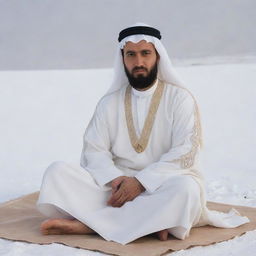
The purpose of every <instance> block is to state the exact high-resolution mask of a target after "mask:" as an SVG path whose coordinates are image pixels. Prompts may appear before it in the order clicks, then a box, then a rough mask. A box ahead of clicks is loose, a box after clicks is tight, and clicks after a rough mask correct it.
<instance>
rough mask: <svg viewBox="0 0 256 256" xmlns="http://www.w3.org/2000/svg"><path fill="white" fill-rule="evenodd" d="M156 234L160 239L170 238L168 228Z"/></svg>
mask: <svg viewBox="0 0 256 256" xmlns="http://www.w3.org/2000/svg"><path fill="white" fill-rule="evenodd" d="M156 235H157V237H158V239H159V240H161V241H166V240H167V239H168V230H167V229H165V230H161V231H158V232H156Z"/></svg>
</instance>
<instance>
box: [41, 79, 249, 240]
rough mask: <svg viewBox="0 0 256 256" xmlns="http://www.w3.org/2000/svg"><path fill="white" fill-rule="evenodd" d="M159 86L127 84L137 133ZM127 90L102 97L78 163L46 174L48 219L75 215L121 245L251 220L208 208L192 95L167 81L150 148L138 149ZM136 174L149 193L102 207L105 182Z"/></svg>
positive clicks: (55, 166)
mask: <svg viewBox="0 0 256 256" xmlns="http://www.w3.org/2000/svg"><path fill="white" fill-rule="evenodd" d="M156 86H157V85H156V84H155V85H154V86H153V87H152V88H150V89H149V90H146V91H137V90H134V89H132V94H131V95H132V96H131V97H132V113H133V119H134V126H135V129H136V133H137V135H138V137H139V136H140V134H141V132H142V129H143V125H144V121H145V118H146V116H147V114H148V110H149V105H150V101H151V98H152V95H153V93H154V91H155V89H156ZM125 89H126V88H122V89H120V90H118V91H116V92H114V93H111V94H109V95H106V96H104V97H103V98H102V99H101V101H100V102H99V103H98V105H97V108H96V110H95V113H94V116H93V118H92V120H91V122H90V123H89V125H88V127H87V129H86V132H85V135H84V147H83V151H82V155H81V166H82V167H77V166H71V165H69V164H66V163H63V162H57V163H54V164H52V165H51V166H50V167H49V168H48V169H47V171H46V173H45V176H44V180H43V183H42V187H41V192H40V197H39V200H38V209H39V210H40V211H41V212H42V213H44V214H45V215H47V216H49V217H63V218H65V217H67V218H69V217H71V216H72V217H74V218H76V219H78V220H80V221H81V222H83V223H85V224H86V225H88V226H89V227H91V228H92V229H94V230H95V231H96V232H97V233H98V234H100V235H101V236H102V237H103V238H105V239H106V240H111V241H116V242H119V243H122V244H126V243H129V242H131V241H133V240H135V239H137V238H139V237H141V236H144V235H147V234H150V233H153V232H156V231H159V230H163V229H168V230H169V233H171V234H172V235H174V236H176V237H177V238H179V239H184V238H185V237H187V236H188V235H189V231H190V229H191V227H193V226H199V225H206V224H210V225H214V226H218V227H236V226H239V225H241V224H244V223H246V222H248V221H249V220H248V218H246V217H241V216H239V215H237V214H233V212H230V213H229V214H224V215H223V214H220V213H217V212H213V211H209V210H208V209H207V208H206V205H205V199H204V188H203V181H202V177H201V175H200V172H199V170H198V169H199V167H198V156H199V150H200V139H201V138H200V120H199V115H198V109H197V105H196V102H195V100H194V98H193V96H192V95H191V94H190V93H189V92H188V91H187V90H185V89H183V88H180V87H177V86H173V85H170V84H168V85H165V87H164V91H163V95H162V98H161V101H160V105H159V108H158V110H157V113H156V118H155V122H154V125H153V128H152V131H151V134H150V138H149V142H148V145H147V147H146V149H145V151H143V152H142V153H137V152H136V151H135V150H134V148H133V147H132V145H131V142H130V138H129V134H128V129H127V123H126V118H125V107H124V97H125ZM122 175H126V176H135V177H136V178H137V179H138V180H139V181H140V182H141V184H142V185H143V186H144V187H145V189H146V191H145V192H143V193H142V194H141V195H139V196H138V197H137V198H135V199H134V200H133V201H131V202H127V203H125V205H124V206H122V207H120V208H114V207H111V206H107V205H106V201H107V199H108V198H109V197H110V194H111V188H110V185H109V182H110V181H111V180H113V179H115V178H116V177H119V176H122Z"/></svg>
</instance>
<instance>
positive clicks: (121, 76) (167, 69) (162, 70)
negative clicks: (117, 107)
mask: <svg viewBox="0 0 256 256" xmlns="http://www.w3.org/2000/svg"><path fill="white" fill-rule="evenodd" d="M135 26H146V27H150V26H149V25H147V24H144V23H136V24H134V25H133V26H131V27H135ZM142 40H145V41H146V42H148V43H152V44H153V45H154V46H155V49H156V50H157V52H158V54H159V56H160V60H159V63H158V78H159V79H160V80H162V81H164V82H165V83H169V84H174V85H178V86H182V87H183V82H182V80H181V79H180V78H179V76H178V75H177V73H176V71H175V69H174V67H173V65H172V63H171V60H170V58H169V56H168V53H167V51H166V49H165V48H164V46H163V44H162V43H161V41H160V40H159V39H158V38H156V37H154V36H149V35H143V34H139V35H131V36H127V37H125V38H124V39H123V40H122V41H121V42H119V45H118V49H117V52H116V57H115V63H114V78H113V82H112V85H111V86H110V89H109V90H108V93H112V92H114V91H117V90H119V89H120V88H122V87H123V86H126V85H127V84H129V82H128V78H127V76H126V74H125V70H124V64H123V57H122V53H121V49H123V48H124V46H125V44H126V43H127V42H128V41H129V42H133V43H138V42H140V41H142Z"/></svg>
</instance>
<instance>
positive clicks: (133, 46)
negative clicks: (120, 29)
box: [124, 40, 155, 51]
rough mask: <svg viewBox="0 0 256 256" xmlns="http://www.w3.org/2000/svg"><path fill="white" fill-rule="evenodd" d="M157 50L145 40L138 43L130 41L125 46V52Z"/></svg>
mask: <svg viewBox="0 0 256 256" xmlns="http://www.w3.org/2000/svg"><path fill="white" fill-rule="evenodd" d="M146 49H147V50H155V46H154V45H153V44H152V43H150V42H147V41H145V40H141V41H139V42H137V43H134V42H131V41H128V42H126V44H125V46H124V50H125V51H129V50H130V51H140V50H146Z"/></svg>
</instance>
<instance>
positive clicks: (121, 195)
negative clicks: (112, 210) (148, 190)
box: [107, 176, 145, 207]
mask: <svg viewBox="0 0 256 256" xmlns="http://www.w3.org/2000/svg"><path fill="white" fill-rule="evenodd" d="M111 187H112V195H111V197H110V198H109V200H108V201H107V204H108V205H110V206H112V207H121V206H122V205H124V204H125V203H126V202H128V201H132V200H133V199H134V198H136V197H137V196H138V195H140V194H141V193H142V192H144V191H145V188H144V187H143V185H142V184H141V183H140V182H139V181H138V180H137V179H136V178H135V177H126V176H120V177H118V178H116V179H114V180H112V182H111Z"/></svg>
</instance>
